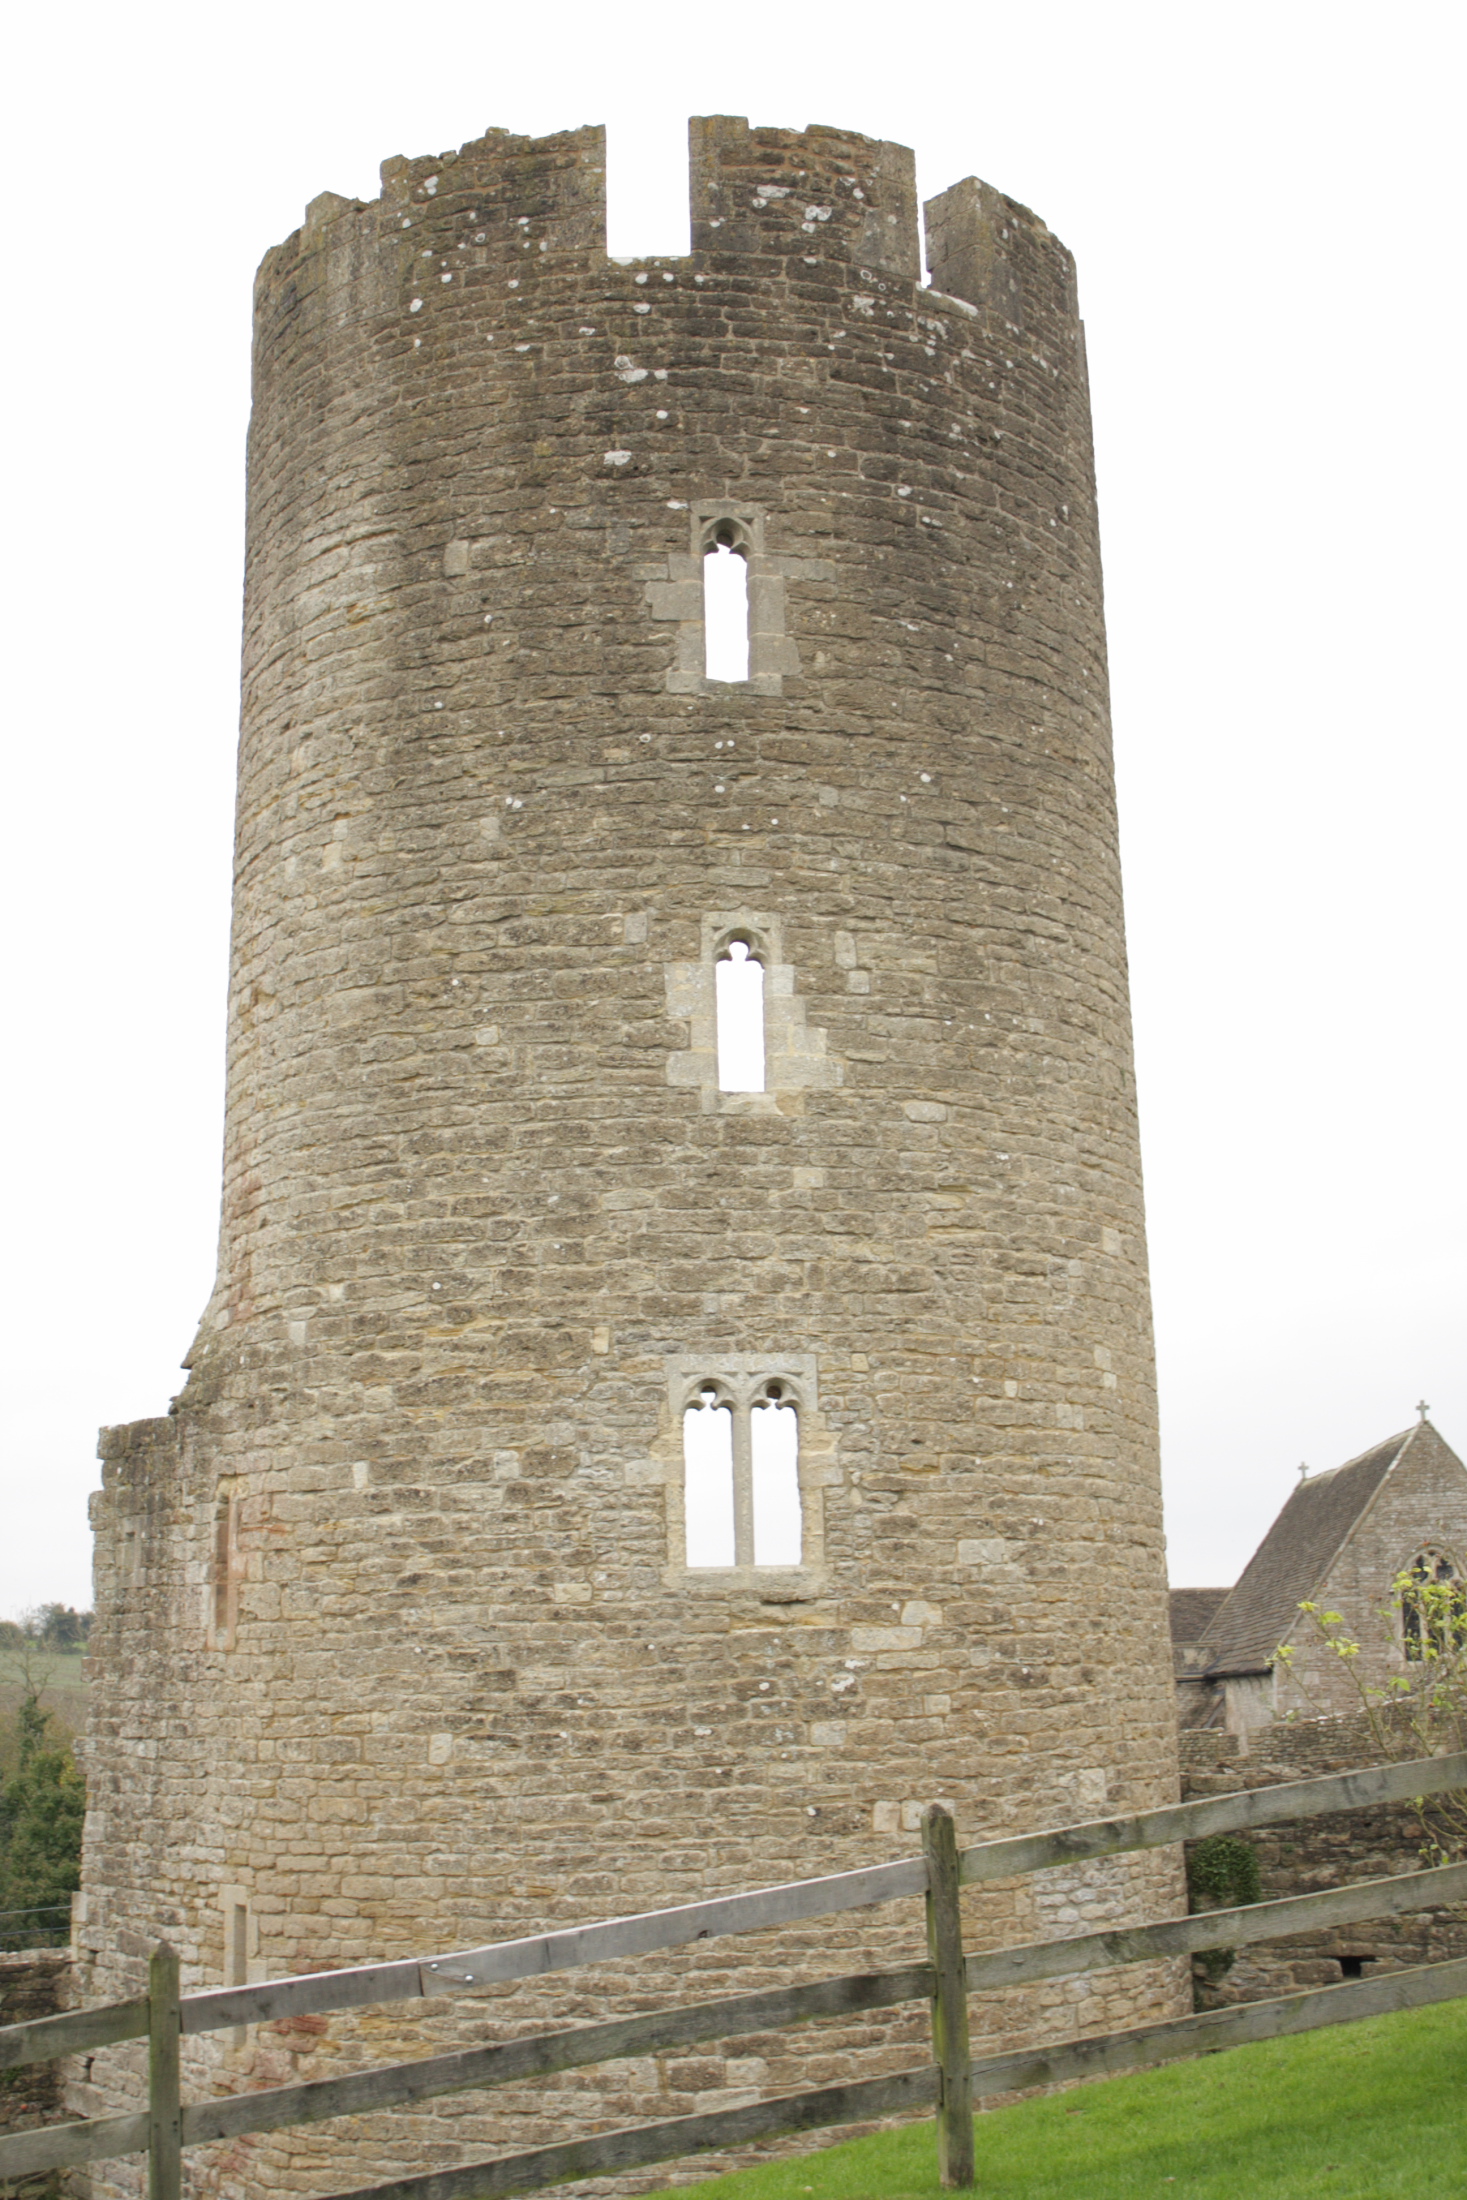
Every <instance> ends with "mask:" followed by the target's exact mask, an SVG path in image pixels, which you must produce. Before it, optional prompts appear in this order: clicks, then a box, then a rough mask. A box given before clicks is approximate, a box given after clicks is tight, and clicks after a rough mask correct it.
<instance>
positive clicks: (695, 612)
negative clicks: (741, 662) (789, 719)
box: [636, 497, 835, 697]
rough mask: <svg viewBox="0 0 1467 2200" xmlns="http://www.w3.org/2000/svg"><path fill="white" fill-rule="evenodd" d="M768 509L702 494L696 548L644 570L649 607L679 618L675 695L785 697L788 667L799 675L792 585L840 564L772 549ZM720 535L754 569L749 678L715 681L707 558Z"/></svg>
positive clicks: (827, 574)
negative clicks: (789, 608) (709, 652)
mask: <svg viewBox="0 0 1467 2200" xmlns="http://www.w3.org/2000/svg"><path fill="white" fill-rule="evenodd" d="M764 528H765V519H764V513H763V512H762V511H761V510H760V509H759V507H758V506H757V505H754V504H747V503H743V502H741V501H739V500H737V499H734V498H730V497H699V498H697V499H695V500H694V501H693V502H691V503H690V504H689V506H688V551H687V555H686V556H685V557H684V556H682V555H680V554H679V553H676V552H674V553H673V554H672V555H671V556H669V557H666V558H660V559H657V560H655V561H649V562H648V563H646V564H644V565H639V566H638V567H637V568H636V574H637V578H638V579H639V580H640V581H642V582H643V583H644V584H645V589H646V599H647V608H648V610H649V612H650V614H651V616H652V617H653V618H654V619H656V620H667V621H670V622H675V624H676V626H677V635H676V647H675V650H674V654H673V661H672V664H671V666H670V667H669V669H668V673H667V678H666V683H665V684H666V687H667V690H668V692H669V694H672V695H721V696H724V697H729V696H734V695H738V694H741V693H747V694H750V695H782V694H783V693H784V679H785V675H786V673H789V674H791V675H794V674H798V672H799V670H800V653H799V651H798V649H797V648H796V647H795V644H794V641H793V639H792V637H791V636H790V635H789V634H787V633H786V631H785V583H786V582H787V581H792V580H806V581H816V580H820V581H828V580H833V579H834V578H835V568H834V566H833V565H831V564H830V563H829V562H828V560H826V559H824V558H802V557H791V556H780V555H776V554H775V553H773V552H771V551H769V550H768V549H766V547H765V540H764ZM720 541H723V542H727V543H729V546H730V547H731V548H732V549H734V550H736V551H737V552H738V553H739V554H740V556H741V557H742V558H743V559H744V561H745V563H746V564H747V566H748V568H749V677H748V679H747V680H710V679H709V678H708V676H707V674H706V672H705V670H704V664H705V661H706V660H705V644H704V634H703V560H704V558H705V556H706V555H707V553H708V551H709V550H711V549H712V548H713V547H714V545H715V544H716V543H718V542H720Z"/></svg>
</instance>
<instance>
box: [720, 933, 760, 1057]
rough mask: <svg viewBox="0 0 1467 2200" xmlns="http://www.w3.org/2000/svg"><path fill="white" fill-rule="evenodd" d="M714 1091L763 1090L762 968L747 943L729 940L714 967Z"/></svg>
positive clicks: (745, 941)
mask: <svg viewBox="0 0 1467 2200" xmlns="http://www.w3.org/2000/svg"><path fill="white" fill-rule="evenodd" d="M713 976H714V985H715V988H716V1007H717V1013H718V1089H719V1091H720V1092H763V1090H764V965H763V964H762V963H761V962H760V961H759V959H758V957H757V956H756V955H755V954H754V953H753V951H752V950H751V948H750V946H749V943H748V941H747V940H730V941H729V943H728V946H727V947H726V948H725V950H724V952H723V954H722V955H721V956H720V957H719V959H718V962H717V963H716V964H715V966H714V972H713Z"/></svg>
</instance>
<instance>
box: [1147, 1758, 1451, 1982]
mask: <svg viewBox="0 0 1467 2200" xmlns="http://www.w3.org/2000/svg"><path fill="white" fill-rule="evenodd" d="M1239 1741H1240V1738H1239V1737H1238V1736H1237V1735H1234V1734H1221V1733H1212V1732H1209V1733H1190V1734H1186V1733H1184V1734H1183V1735H1182V1737H1181V1742H1182V1796H1183V1800H1184V1801H1188V1802H1190V1801H1193V1800H1195V1799H1196V1798H1198V1797H1201V1796H1205V1795H1232V1794H1236V1793H1239V1792H1241V1791H1243V1790H1245V1789H1249V1788H1259V1787H1274V1786H1277V1785H1279V1784H1280V1783H1281V1782H1284V1781H1287V1780H1310V1779H1318V1778H1322V1777H1323V1776H1324V1775H1325V1774H1326V1773H1330V1772H1352V1771H1354V1770H1355V1769H1356V1768H1357V1767H1358V1766H1361V1765H1371V1764H1377V1763H1379V1762H1381V1750H1380V1746H1379V1743H1378V1742H1377V1740H1376V1737H1375V1734H1374V1733H1373V1732H1372V1730H1371V1726H1370V1722H1369V1721H1368V1720H1367V1719H1366V1718H1364V1717H1362V1716H1355V1717H1352V1718H1339V1719H1301V1720H1299V1721H1298V1722H1297V1723H1296V1724H1293V1725H1289V1726H1274V1727H1270V1728H1268V1729H1266V1730H1265V1731H1264V1732H1263V1733H1262V1734H1257V1733H1255V1734H1254V1735H1253V1737H1252V1742H1253V1755H1252V1756H1249V1757H1244V1756H1242V1755H1240V1753H1239ZM1247 1838H1248V1840H1249V1842H1250V1843H1251V1845H1252V1847H1253V1850H1254V1852H1255V1854H1256V1855H1257V1858H1258V1867H1259V1873H1260V1876H1261V1878H1262V1881H1263V1898H1264V1900H1265V1901H1279V1900H1282V1899H1283V1898H1284V1897H1285V1896H1288V1895H1296V1894H1315V1893H1319V1892H1322V1891H1323V1890H1324V1889H1326V1888H1329V1887H1344V1886H1348V1885H1350V1884H1351V1883H1352V1882H1354V1881H1356V1880H1360V1879H1382V1878H1387V1877H1390V1876H1392V1875H1394V1874H1395V1873H1398V1872H1411V1871H1419V1870H1420V1869H1421V1867H1422V1862H1423V1857H1422V1846H1423V1836H1422V1829H1421V1827H1420V1825H1419V1823H1418V1821H1417V1819H1416V1817H1415V1815H1414V1814H1413V1812H1412V1811H1411V1810H1410V1808H1409V1807H1408V1806H1407V1805H1405V1804H1400V1803H1393V1804H1384V1805H1381V1806H1379V1807H1377V1808H1374V1809H1370V1810H1348V1811H1329V1812H1325V1813H1322V1814H1321V1815H1320V1816H1319V1817H1317V1818H1301V1819H1297V1820H1293V1821H1285V1822H1284V1823H1282V1824H1280V1825H1277V1826H1265V1827H1263V1828H1262V1829H1261V1830H1260V1831H1259V1832H1257V1833H1253V1834H1249V1835H1248V1837H1247ZM1459 1956H1467V1909H1463V1908H1461V1907H1458V1908H1437V1909H1434V1910H1433V1909H1428V1910H1419V1911H1415V1912H1413V1913H1412V1914H1411V1915H1409V1916H1406V1917H1381V1918H1371V1919H1368V1920H1366V1921H1364V1922H1362V1923H1361V1924H1358V1925H1346V1926H1342V1927H1340V1928H1339V1929H1338V1930H1336V1931H1329V1932H1319V1933H1297V1934H1295V1935H1293V1936H1292V1937H1291V1938H1289V1939H1287V1940H1272V1941H1265V1942H1263V1943H1261V1944H1260V1945H1259V1946H1257V1947H1254V1948H1240V1949H1239V1950H1238V1952H1237V1956H1236V1960H1235V1961H1234V1963H1233V1966H1232V1968H1231V1969H1230V1970H1229V1971H1228V1972H1227V1973H1226V1975H1225V1976H1224V1977H1223V1978H1221V1979H1219V1980H1209V1979H1208V1978H1207V1977H1206V1975H1205V1972H1204V1971H1203V1970H1202V1969H1201V1967H1200V1966H1199V1967H1198V1969H1197V1996H1198V2005H1199V2007H1202V2008H1221V2007H1223V2006H1224V2005H1225V2004H1227V2003H1230V2002H1242V2001H1264V2000H1267V1999H1269V1998H1270V1997H1271V1996H1273V1995H1276V1994H1290V1993H1295V1992H1298V1991H1299V1990H1301V1989H1303V1988H1306V1987H1313V1986H1333V1985H1337V1984H1338V1982H1339V1981H1340V1980H1341V1979H1342V1978H1346V1977H1350V1978H1363V1977H1370V1976H1372V1975H1374V1974H1375V1973H1376V1972H1378V1971H1388V1970H1401V1969H1404V1968H1406V1967H1407V1966H1409V1965H1411V1964H1415V1963H1443V1962H1446V1961H1447V1960H1448V1959H1449V1958H1452V1957H1459Z"/></svg>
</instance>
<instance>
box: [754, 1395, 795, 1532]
mask: <svg viewBox="0 0 1467 2200" xmlns="http://www.w3.org/2000/svg"><path fill="white" fill-rule="evenodd" d="M749 1471H750V1479H751V1481H752V1483H753V1494H754V1564H755V1565H756V1566H798V1565H799V1563H800V1557H801V1550H802V1545H803V1542H804V1535H803V1526H804V1524H803V1521H802V1519H801V1516H800V1417H799V1414H798V1413H797V1411H796V1410H795V1403H794V1400H793V1399H792V1398H791V1397H789V1396H788V1395H787V1393H786V1390H785V1386H784V1385H783V1384H782V1383H766V1384H765V1386H764V1390H763V1393H762V1394H761V1396H759V1397H758V1398H756V1399H755V1400H754V1409H753V1412H752V1413H751V1414H750V1416H749Z"/></svg>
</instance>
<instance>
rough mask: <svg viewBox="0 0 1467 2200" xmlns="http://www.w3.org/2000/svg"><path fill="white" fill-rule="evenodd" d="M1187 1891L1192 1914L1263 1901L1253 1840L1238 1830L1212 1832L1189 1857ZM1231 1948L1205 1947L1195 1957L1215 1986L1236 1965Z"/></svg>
mask: <svg viewBox="0 0 1467 2200" xmlns="http://www.w3.org/2000/svg"><path fill="white" fill-rule="evenodd" d="M1187 1894H1188V1897H1189V1902H1190V1906H1191V1909H1192V1911H1193V1913H1194V1914H1195V1913H1196V1912H1197V1911H1199V1910H1234V1909H1241V1908H1242V1906H1243V1904H1244V1903H1245V1902H1261V1901H1262V1900H1263V1878H1262V1875H1261V1873H1260V1872H1259V1869H1258V1858H1257V1856H1256V1855H1255V1854H1254V1852H1253V1844H1252V1843H1251V1842H1250V1841H1243V1840H1240V1839H1239V1837H1238V1835H1237V1834H1235V1833H1214V1834H1210V1835H1209V1836H1208V1838H1207V1839H1206V1840H1205V1841H1199V1842H1198V1843H1197V1846H1196V1847H1195V1848H1194V1849H1193V1850H1192V1851H1191V1852H1190V1854H1189V1855H1188V1858H1187ZM1235 1954H1236V1951H1235V1950H1234V1949H1232V1948H1203V1949H1200V1950H1199V1951H1198V1953H1197V1955H1196V1956H1195V1957H1194V1959H1193V1960H1194V1961H1195V1962H1196V1963H1197V1964H1198V1965H1199V1966H1200V1968H1201V1970H1202V1972H1203V1973H1204V1975H1205V1976H1206V1977H1207V1978H1209V1979H1211V1981H1212V1982H1213V1984H1214V1985H1216V1983H1217V1981H1218V1980H1219V1979H1221V1978H1226V1977H1227V1975H1228V1973H1229V1971H1231V1969H1232V1968H1233V1962H1234V1958H1235Z"/></svg>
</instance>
